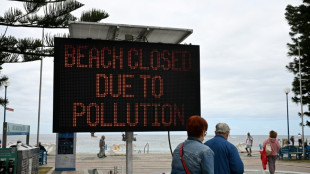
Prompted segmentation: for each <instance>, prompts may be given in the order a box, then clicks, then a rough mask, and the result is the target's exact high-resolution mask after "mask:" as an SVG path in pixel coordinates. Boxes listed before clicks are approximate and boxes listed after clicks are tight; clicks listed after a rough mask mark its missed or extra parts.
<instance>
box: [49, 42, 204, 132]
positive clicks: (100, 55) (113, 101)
mask: <svg viewBox="0 0 310 174" xmlns="http://www.w3.org/2000/svg"><path fill="white" fill-rule="evenodd" d="M192 115H200V68H199V46H196V45H178V44H161V43H145V42H128V41H107V40H92V39H72V38H55V60H54V113H53V132H121V131H185V124H186V120H187V119H188V118H189V117H190V116H192Z"/></svg>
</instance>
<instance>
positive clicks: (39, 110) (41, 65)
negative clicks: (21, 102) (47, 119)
mask: <svg viewBox="0 0 310 174" xmlns="http://www.w3.org/2000/svg"><path fill="white" fill-rule="evenodd" d="M42 42H43V45H44V28H43V31H42ZM42 69H43V58H42V57H41V64H40V86H39V107H38V129H37V146H39V136H40V113H41V88H42Z"/></svg>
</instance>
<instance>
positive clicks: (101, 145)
mask: <svg viewBox="0 0 310 174" xmlns="http://www.w3.org/2000/svg"><path fill="white" fill-rule="evenodd" d="M99 148H100V151H99V153H98V154H97V156H98V157H99V158H102V157H107V156H106V155H105V136H104V135H102V136H101V139H100V141H99Z"/></svg>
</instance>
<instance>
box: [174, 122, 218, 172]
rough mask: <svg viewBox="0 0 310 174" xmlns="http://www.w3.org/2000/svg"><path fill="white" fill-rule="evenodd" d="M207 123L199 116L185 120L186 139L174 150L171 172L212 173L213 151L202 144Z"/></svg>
mask: <svg viewBox="0 0 310 174" xmlns="http://www.w3.org/2000/svg"><path fill="white" fill-rule="evenodd" d="M207 130H208V123H207V121H206V120H205V119H203V118H202V117H200V116H191V117H190V118H189V119H188V120H187V122H186V131H187V136H188V138H187V140H185V141H184V142H183V143H180V144H179V145H178V146H177V147H176V148H175V150H174V152H173V156H172V163H171V174H188V173H204V174H214V153H213V151H212V150H211V149H210V148H209V147H208V146H205V145H204V144H202V141H203V140H204V137H205V136H206V132H207Z"/></svg>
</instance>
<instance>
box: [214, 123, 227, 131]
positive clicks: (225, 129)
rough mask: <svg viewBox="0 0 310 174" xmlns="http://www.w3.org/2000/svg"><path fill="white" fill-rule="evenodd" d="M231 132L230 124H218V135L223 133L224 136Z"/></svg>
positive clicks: (216, 128)
mask: <svg viewBox="0 0 310 174" xmlns="http://www.w3.org/2000/svg"><path fill="white" fill-rule="evenodd" d="M229 131H230V128H229V126H228V124H226V123H218V124H217V125H216V126H215V132H216V133H223V134H225V133H226V132H229Z"/></svg>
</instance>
